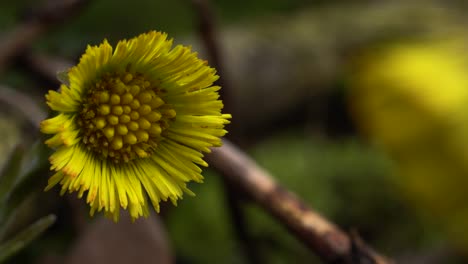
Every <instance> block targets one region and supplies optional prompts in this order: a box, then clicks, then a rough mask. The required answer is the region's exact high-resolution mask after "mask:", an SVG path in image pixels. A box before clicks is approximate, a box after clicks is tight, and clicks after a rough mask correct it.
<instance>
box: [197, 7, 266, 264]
mask: <svg viewBox="0 0 468 264" xmlns="http://www.w3.org/2000/svg"><path fill="white" fill-rule="evenodd" d="M191 2H192V5H193V7H194V9H195V11H196V13H197V14H198V22H199V25H198V31H199V35H200V37H201V41H202V43H203V45H204V46H205V49H206V52H207V55H208V61H209V62H210V65H212V66H214V67H215V68H216V70H217V72H218V74H219V75H220V79H219V80H218V81H217V83H218V84H219V85H220V86H221V87H223V89H221V90H220V97H221V99H222V100H223V103H224V111H225V112H227V113H232V109H231V106H232V103H231V101H230V100H231V99H232V96H230V94H229V93H230V91H232V88H231V85H230V82H229V78H228V77H227V74H226V71H225V69H224V63H223V59H222V56H221V48H220V45H219V44H218V42H217V40H218V38H217V34H216V21H215V15H214V12H213V10H212V7H211V5H210V1H209V0H191ZM222 183H223V188H224V193H225V199H226V203H227V208H229V213H230V219H231V221H232V225H233V227H234V231H235V235H236V236H237V240H239V246H240V248H241V250H242V252H243V253H244V255H245V257H246V260H247V261H249V263H263V261H262V258H261V255H260V253H259V251H258V250H257V247H256V244H255V243H254V241H253V239H252V238H251V235H250V234H249V230H248V223H247V221H246V218H245V214H244V210H243V208H242V204H241V201H240V199H239V197H240V195H239V192H238V191H236V190H234V189H233V188H232V186H230V184H229V183H228V182H227V181H226V180H225V179H224V178H223V179H222Z"/></svg>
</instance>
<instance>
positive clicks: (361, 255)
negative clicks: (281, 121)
mask: <svg viewBox="0 0 468 264" xmlns="http://www.w3.org/2000/svg"><path fill="white" fill-rule="evenodd" d="M207 158H208V160H209V163H210V164H211V165H212V166H213V167H214V168H215V169H216V170H218V171H219V172H220V173H221V174H222V175H223V177H225V178H226V179H227V180H228V181H229V182H230V183H231V184H233V185H235V186H237V187H239V189H241V190H243V191H245V192H247V194H249V195H250V196H251V197H252V199H253V200H254V202H256V203H257V204H258V205H259V206H261V207H262V208H263V209H265V210H266V211H268V212H269V213H270V214H271V215H273V216H274V217H275V218H276V219H278V221H280V222H281V224H283V225H284V226H285V227H286V228H287V229H289V230H290V231H291V233H292V234H294V235H295V236H296V237H297V238H298V239H300V240H301V241H302V242H303V243H304V244H305V245H306V246H308V247H309V248H310V249H311V250H313V251H314V252H315V253H316V254H317V255H318V256H319V257H320V258H321V259H322V260H323V261H325V262H326V263H344V264H351V263H353V264H355V263H356V264H364V263H366V264H367V263H373V264H389V263H393V262H392V261H390V260H388V259H386V258H385V257H383V256H381V255H379V254H378V253H376V252H375V251H374V250H372V249H371V248H370V247H369V246H367V245H366V244H365V243H364V242H363V241H362V240H361V239H360V238H359V237H358V236H357V235H356V234H352V235H348V234H347V233H345V232H343V231H342V230H340V229H339V228H338V227H337V226H335V225H334V224H333V223H331V222H329V221H328V220H327V219H325V218H324V217H323V216H321V215H320V214H318V213H317V212H314V211H313V210H312V209H311V208H309V207H307V206H306V205H305V204H304V203H303V202H302V201H301V200H300V199H299V198H297V197H296V196H295V195H294V194H292V193H291V192H289V191H287V190H286V189H284V188H282V187H281V186H280V185H279V184H278V183H276V182H275V181H274V180H273V178H272V177H271V176H270V175H269V174H268V172H266V171H265V170H263V169H262V168H260V167H259V166H258V165H257V164H256V163H255V162H254V161H253V160H252V159H250V158H249V157H248V156H247V155H246V154H244V153H243V152H242V151H241V150H240V149H238V148H237V147H235V146H234V145H233V144H232V143H230V142H229V141H224V145H223V146H222V147H220V148H217V149H214V150H213V153H212V154H209V155H208V156H207Z"/></svg>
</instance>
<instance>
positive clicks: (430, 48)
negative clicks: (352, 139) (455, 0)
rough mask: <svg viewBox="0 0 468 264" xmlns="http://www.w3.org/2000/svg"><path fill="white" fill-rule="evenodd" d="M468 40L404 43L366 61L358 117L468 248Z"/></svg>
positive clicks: (356, 84) (418, 197) (420, 198)
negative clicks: (467, 48)
mask: <svg viewBox="0 0 468 264" xmlns="http://www.w3.org/2000/svg"><path fill="white" fill-rule="evenodd" d="M463 44H464V43H463V42H461V41H460V42H458V41H441V42H433V43H406V44H404V43H401V44H397V45H393V46H390V47H386V48H382V49H380V50H378V51H376V52H374V53H372V54H369V55H368V56H367V57H365V59H363V60H362V61H360V62H359V64H358V65H359V66H358V67H356V69H355V71H354V74H353V77H352V80H351V92H350V93H351V97H350V99H351V104H352V109H353V111H354V114H355V117H356V121H358V124H359V125H360V127H361V128H362V129H363V131H364V132H365V133H367V134H368V136H369V137H370V138H371V139H373V140H374V141H375V142H377V143H378V144H380V145H381V146H382V148H383V149H384V150H385V151H386V152H387V153H388V154H389V155H390V157H391V158H392V159H393V160H394V161H395V164H396V170H397V174H398V176H399V177H396V181H397V183H398V184H399V185H400V186H401V187H402V189H403V190H404V193H405V194H407V197H408V198H410V200H411V201H412V202H413V204H414V205H416V206H417V208H418V209H420V211H421V213H422V214H423V215H424V216H425V217H426V218H427V219H431V220H432V221H435V222H436V223H437V224H441V225H442V226H443V228H444V229H445V230H446V231H447V232H448V233H450V234H451V235H452V237H453V238H454V240H455V241H456V242H457V243H459V245H461V247H463V248H464V249H465V250H468V203H467V201H468V192H467V191H466V188H467V186H468V67H467V66H468V56H467V54H466V50H465V48H464V46H465V45H463Z"/></svg>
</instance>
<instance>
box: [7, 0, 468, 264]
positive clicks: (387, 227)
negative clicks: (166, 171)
mask: <svg viewBox="0 0 468 264" xmlns="http://www.w3.org/2000/svg"><path fill="white" fill-rule="evenodd" d="M53 2H54V1H43V0H41V1H37V0H16V1H0V168H3V171H4V173H3V176H2V177H3V178H4V179H3V181H2V180H1V179H2V178H1V177H0V195H1V194H2V193H1V192H2V191H3V192H5V193H6V192H8V190H5V188H2V187H1V185H2V184H5V178H6V176H5V175H9V174H8V173H10V174H11V171H12V170H14V171H15V173H16V175H20V176H18V177H19V180H17V184H16V185H17V186H19V187H18V188H16V189H15V193H16V196H14V195H13V196H12V197H13V198H14V199H13V198H11V199H10V200H8V202H4V203H3V204H2V206H3V209H1V210H0V211H2V210H3V212H2V213H0V216H1V214H4V215H7V214H9V215H13V217H12V218H11V217H10V218H9V219H10V220H9V221H7V223H5V222H3V223H2V225H3V228H0V229H2V230H3V231H1V232H0V238H1V240H0V242H5V241H8V239H10V238H11V237H14V235H15V234H16V233H18V232H20V231H21V230H22V229H23V228H24V227H27V226H28V225H29V224H31V223H33V222H34V221H35V220H37V219H39V218H41V217H43V216H46V215H48V214H51V213H53V214H55V215H56V216H57V219H56V221H55V223H54V224H53V225H51V226H50V228H48V229H47V230H46V231H45V232H44V233H43V234H42V235H40V236H39V237H38V238H36V239H35V240H34V241H33V242H32V243H30V244H29V245H28V246H26V247H25V248H23V249H22V250H21V251H19V252H18V253H16V254H14V255H13V256H12V257H10V258H8V259H6V260H5V263H41V264H48V263H50V264H54V263H129V262H130V261H132V262H134V263H188V264H190V263H320V262H319V260H318V259H317V258H316V257H315V256H314V254H313V253H312V252H311V251H310V250H308V249H307V248H306V247H305V246H304V245H302V244H301V243H300V242H299V241H297V240H296V239H295V238H294V237H293V236H292V235H291V234H289V233H288V232H287V230H285V229H284V228H283V227H282V226H281V225H280V224H279V223H278V222H277V221H276V220H275V219H273V218H272V217H271V216H269V215H267V214H266V213H265V212H264V211H262V210H261V209H260V208H259V207H257V206H256V205H255V204H253V203H251V202H249V200H248V199H247V198H246V197H244V195H243V194H242V193H241V192H237V193H236V199H237V204H238V205H240V216H239V215H238V214H237V216H236V214H233V212H232V204H230V203H229V202H228V201H229V199H228V197H227V195H226V188H225V186H224V184H223V181H222V179H221V178H220V176H219V175H217V174H216V173H215V172H214V171H211V170H210V169H207V170H205V172H204V176H205V183H204V184H200V185H197V184H192V185H191V186H190V187H191V189H192V190H193V191H194V192H195V193H196V194H197V196H196V197H186V199H184V200H182V201H181V202H180V203H179V205H178V206H177V207H173V206H172V205H169V204H168V205H167V206H165V207H164V208H163V210H162V213H161V214H159V215H152V216H151V217H150V218H149V219H148V220H138V221H137V222H136V224H133V225H132V224H131V223H130V221H129V220H128V219H125V218H124V220H122V221H121V222H120V223H118V224H114V223H113V222H111V221H109V220H107V219H103V218H102V217H101V216H97V217H94V218H90V217H89V216H88V213H87V205H85V202H84V201H82V200H78V199H77V198H75V197H76V194H71V195H69V194H66V195H65V196H64V197H61V196H59V194H58V190H57V189H54V190H52V191H49V192H47V193H44V192H43V191H42V190H43V188H44V186H45V183H46V182H47V178H48V176H50V173H49V171H48V164H47V160H46V159H47V155H46V154H44V151H47V150H45V149H44V147H43V146H42V145H41V144H40V143H39V144H38V143H37V142H41V141H43V140H44V139H43V138H42V137H41V135H40V134H39V132H38V123H39V121H40V120H42V119H43V118H45V117H46V116H47V111H48V110H47V107H46V105H45V100H44V94H45V92H46V91H47V90H49V89H57V87H58V82H57V80H56V79H55V77H54V76H53V75H54V72H55V71H56V69H66V68H67V67H69V65H70V63H71V64H76V63H77V61H78V59H79V57H80V55H81V54H82V53H83V52H84V50H85V48H86V46H87V45H88V44H90V45H96V44H99V43H100V42H101V41H102V40H103V39H104V38H107V39H108V40H109V41H110V42H111V43H112V44H115V43H116V42H117V41H118V40H120V39H123V38H131V37H133V36H136V35H138V34H140V33H142V32H146V31H149V30H159V31H164V32H167V33H168V34H169V36H170V37H172V38H174V41H175V43H178V44H179V43H180V44H185V45H191V46H192V47H193V49H194V50H196V51H198V52H199V53H200V56H201V57H203V58H206V59H208V61H209V63H210V64H211V65H213V64H212V63H211V61H210V59H212V58H210V56H209V55H208V54H209V52H208V51H207V49H206V48H207V47H206V45H204V44H203V41H202V38H201V37H200V34H199V33H198V32H199V20H200V18H199V15H198V13H197V11H196V8H195V7H194V5H193V3H192V2H191V1H184V0H177V1H149V0H134V1H124V0H95V1H84V2H86V3H85V4H83V5H82V6H80V9H79V10H78V11H77V12H74V14H73V15H70V16H69V17H68V15H67V18H66V19H64V20H63V22H60V23H55V24H54V23H52V22H50V24H51V25H48V26H47V30H43V31H41V32H40V34H38V37H37V38H35V39H34V41H33V42H31V43H29V45H27V46H21V47H20V46H15V45H12V46H13V47H17V48H18V49H21V50H20V51H14V52H11V53H12V54H13V53H14V56H6V55H5V54H4V53H6V51H5V50H6V49H4V50H3V51H2V50H1V47H6V46H8V45H7V44H8V43H9V41H10V40H11V38H12V37H15V34H12V32H13V33H14V32H16V33H18V32H20V33H18V34H20V35H21V34H27V33H24V32H27V29H25V28H34V25H35V23H38V22H37V21H35V19H36V16H37V14H38V12H40V10H41V7H42V6H44V5H45V6H47V5H48V4H50V3H53ZM210 4H211V11H212V14H213V16H212V17H211V18H212V19H213V20H214V24H213V25H212V26H214V29H215V31H214V33H215V36H216V38H215V42H216V44H217V45H218V48H219V51H220V54H219V61H220V63H221V67H220V69H219V70H220V72H221V74H222V76H221V81H222V83H224V84H226V85H225V86H226V87H225V88H226V89H225V90H224V91H223V96H224V100H225V105H226V111H225V112H228V113H232V115H233V119H232V124H231V125H229V126H228V130H229V131H230V132H229V134H228V136H227V137H228V138H229V139H230V140H232V141H233V142H235V143H236V144H238V145H239V146H240V147H241V148H243V149H244V150H245V151H246V152H248V153H249V154H250V155H251V156H252V157H253V158H254V159H255V160H256V161H257V162H258V164H260V165H261V166H263V167H264V168H265V169H267V170H268V171H269V172H271V174H272V175H274V177H275V179H276V180H277V181H278V182H279V183H280V184H281V185H283V186H284V187H286V188H287V189H289V190H291V191H292V192H294V193H296V194H297V195H298V196H299V197H300V198H301V199H302V200H304V201H305V202H306V204H308V205H309V206H311V207H312V208H314V209H316V210H317V211H318V212H320V213H321V214H323V215H324V216H326V217H327V218H328V219H330V220H331V221H333V222H335V223H336V224H338V225H339V226H340V227H342V228H343V229H344V230H347V231H349V230H356V231H357V232H358V233H359V234H360V235H361V236H362V237H363V238H364V239H365V240H366V241H367V242H368V243H369V244H370V245H372V246H373V247H375V248H376V249H377V250H378V251H379V252H381V253H383V254H385V255H387V256H391V257H392V258H394V259H395V260H397V261H398V263H468V256H467V252H468V202H467V201H468V192H467V190H468V75H467V73H468V53H467V48H466V47H467V45H466V44H467V41H466V37H465V36H466V35H467V32H468V31H467V27H466V25H467V22H468V21H467V19H466V16H465V13H466V11H467V8H468V5H467V4H466V3H465V1H403V0H402V1H339V0H334V1H307V0H268V1H267V0H252V1H243V2H239V1H228V0H216V1H214V0H213V1H211V3H210ZM51 21H53V20H51ZM21 32H23V33H21ZM2 45H3V46H2ZM10 46H11V45H10ZM2 56H3V57H2ZM5 57H8V60H7V59H4V58H5ZM51 76H52V77H51ZM18 145H19V146H20V147H19V148H17V147H16V146H18ZM21 157H22V160H23V161H22V162H20V161H19V160H20V158H21ZM15 162H16V163H18V164H19V165H18V164H17V165H15V166H16V167H14V166H13V167H12V164H16V163H15ZM21 175H23V176H21ZM4 186H6V185H4ZM15 197H16V198H15ZM18 197H19V198H18ZM0 200H1V199H0ZM11 200H12V201H13V202H10V201H11ZM233 215H234V216H236V217H234V218H233ZM239 217H240V218H241V221H240V222H241V224H239V219H238V218H239ZM236 218H237V220H236ZM242 223H243V224H242ZM239 230H240V231H239ZM239 232H241V233H242V234H244V235H242V234H241V235H240V234H239ZM0 249H1V246H0Z"/></svg>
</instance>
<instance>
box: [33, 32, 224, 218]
mask: <svg viewBox="0 0 468 264" xmlns="http://www.w3.org/2000/svg"><path fill="white" fill-rule="evenodd" d="M171 47H172V40H168V39H167V35H166V34H164V33H160V32H155V31H152V32H149V33H146V34H142V35H140V36H138V37H136V38H133V39H130V40H123V41H120V42H119V43H117V46H116V48H115V49H113V48H112V46H111V45H109V43H108V42H107V41H106V40H104V42H103V43H102V44H100V45H99V46H88V48H87V49H86V52H85V54H84V55H83V56H82V57H81V59H80V62H79V63H78V65H76V66H75V67H72V68H71V69H70V70H69V71H68V74H67V76H66V77H67V78H66V79H67V81H65V83H64V84H62V85H61V86H60V91H59V92H56V91H49V93H48V94H47V95H46V99H47V104H48V105H49V107H50V108H51V109H52V110H54V111H56V112H57V115H56V116H55V117H52V118H50V119H46V120H44V121H43V122H42V123H41V131H42V132H43V133H46V134H52V135H53V136H52V137H51V138H50V139H48V140H47V141H46V144H47V145H49V146H50V147H52V148H55V149H56V151H55V153H54V154H52V155H51V157H50V159H49V160H50V163H51V170H54V171H55V172H56V173H55V174H54V175H53V176H52V177H51V178H50V179H49V183H48V185H47V187H46V190H48V189H50V188H52V187H53V186H55V185H56V184H60V185H61V188H62V189H61V194H64V193H65V192H67V191H68V192H73V191H77V192H78V197H80V198H81V197H82V196H83V195H84V194H85V193H86V192H87V198H86V201H87V203H89V204H90V207H91V211H90V213H91V215H93V214H94V213H95V212H96V211H102V210H103V211H104V213H105V215H106V216H108V217H111V218H113V219H114V220H115V221H117V220H118V218H119V210H120V207H122V208H124V209H127V208H128V210H129V212H130V215H131V217H132V219H136V218H138V217H140V216H146V215H148V213H149V210H148V203H149V202H148V198H149V201H151V203H152V205H153V207H154V209H155V210H156V211H159V203H160V201H161V200H162V201H166V200H167V199H170V200H171V201H172V202H173V203H174V204H176V203H177V200H178V199H181V198H182V195H183V193H187V194H193V193H192V192H191V191H190V190H189V189H188V188H187V182H190V181H195V182H202V181H203V177H202V175H201V174H200V173H201V169H200V168H199V166H207V163H206V162H205V161H203V159H202V158H203V154H202V152H210V147H212V146H220V145H221V140H220V137H221V136H223V135H225V134H226V130H224V125H225V124H227V123H229V121H228V119H230V117H231V116H230V115H229V114H222V113H221V109H222V108H223V103H222V101H220V100H218V98H219V95H218V92H217V91H218V90H219V89H220V87H219V86H213V82H214V81H216V79H217V78H218V76H217V75H216V71H215V69H213V68H210V67H209V66H207V63H206V61H203V60H200V59H199V58H198V57H197V54H196V53H193V52H191V50H190V48H189V47H184V46H181V45H178V46H176V47H175V48H171Z"/></svg>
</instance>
